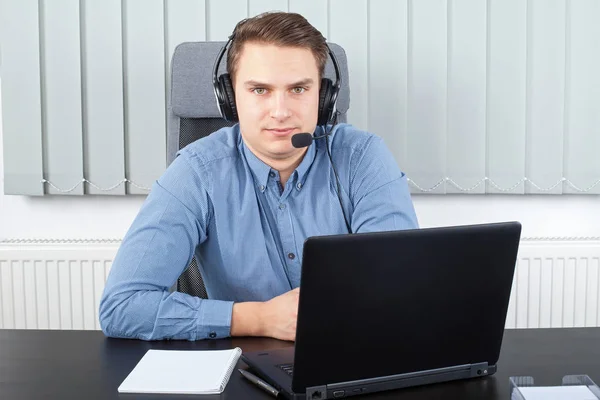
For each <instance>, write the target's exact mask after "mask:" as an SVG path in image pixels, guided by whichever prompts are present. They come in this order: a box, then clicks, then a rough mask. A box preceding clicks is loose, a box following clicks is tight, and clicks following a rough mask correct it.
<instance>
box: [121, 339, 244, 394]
mask: <svg viewBox="0 0 600 400" xmlns="http://www.w3.org/2000/svg"><path fill="white" fill-rule="evenodd" d="M241 354H242V350H241V349H240V348H235V349H231V350H152V349H151V350H148V351H147V352H146V354H145V355H144V357H142V359H141V360H140V362H139V363H138V364H137V365H136V366H135V368H134V369H133V370H132V371H131V373H130V374H129V375H128V376H127V378H125V380H124V381H123V383H122V384H121V386H119V388H118V391H119V392H120V393H183V394H215V393H221V392H222V391H223V390H224V389H225V385H226V384H227V382H228V381H229V378H230V376H231V373H232V372H233V368H234V367H235V365H236V364H237V361H238V359H239V357H240V355H241Z"/></svg>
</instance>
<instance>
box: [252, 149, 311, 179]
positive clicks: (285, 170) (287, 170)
mask: <svg viewBox="0 0 600 400" xmlns="http://www.w3.org/2000/svg"><path fill="white" fill-rule="evenodd" d="M305 154H306V150H304V151H302V152H301V153H300V154H299V155H298V156H297V157H296V158H294V159H286V160H262V161H263V162H264V163H265V164H267V165H268V166H270V167H271V168H273V169H274V170H276V171H278V172H279V181H280V182H281V187H282V188H285V184H286V182H287V181H288V179H289V178H290V176H291V175H292V173H293V172H294V170H295V169H296V168H298V165H300V163H301V162H302V159H303V158H304V155H305ZM259 158H260V157H259Z"/></svg>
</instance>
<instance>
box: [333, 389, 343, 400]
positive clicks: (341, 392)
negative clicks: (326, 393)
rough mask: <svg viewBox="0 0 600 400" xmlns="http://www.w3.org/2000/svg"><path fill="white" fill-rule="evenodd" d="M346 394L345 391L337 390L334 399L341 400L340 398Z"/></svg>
mask: <svg viewBox="0 0 600 400" xmlns="http://www.w3.org/2000/svg"><path fill="white" fill-rule="evenodd" d="M344 394H345V392H344V391H343V390H336V391H334V392H333V397H334V398H335V399H337V398H339V397H344Z"/></svg>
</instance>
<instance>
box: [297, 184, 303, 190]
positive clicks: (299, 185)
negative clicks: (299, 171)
mask: <svg viewBox="0 0 600 400" xmlns="http://www.w3.org/2000/svg"><path fill="white" fill-rule="evenodd" d="M296 187H297V188H298V190H300V189H302V183H300V182H298V184H297V185H296Z"/></svg>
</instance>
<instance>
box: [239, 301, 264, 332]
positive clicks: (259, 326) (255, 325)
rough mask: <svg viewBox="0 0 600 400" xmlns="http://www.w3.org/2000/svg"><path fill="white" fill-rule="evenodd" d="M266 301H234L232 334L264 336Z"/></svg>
mask: <svg viewBox="0 0 600 400" xmlns="http://www.w3.org/2000/svg"><path fill="white" fill-rule="evenodd" d="M263 307H264V303H261V302H245V303H234V304H233V310H232V313H231V336H264V322H263V318H262V310H263Z"/></svg>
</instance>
